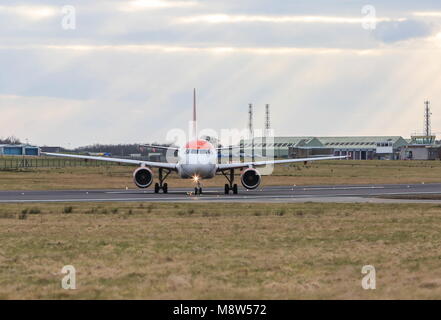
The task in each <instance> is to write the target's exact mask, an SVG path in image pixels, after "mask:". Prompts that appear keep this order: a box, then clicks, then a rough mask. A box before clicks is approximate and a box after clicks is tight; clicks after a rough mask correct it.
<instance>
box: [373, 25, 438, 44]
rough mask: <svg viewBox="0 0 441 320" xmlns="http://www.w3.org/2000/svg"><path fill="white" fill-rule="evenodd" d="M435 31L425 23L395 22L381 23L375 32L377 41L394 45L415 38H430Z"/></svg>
mask: <svg viewBox="0 0 441 320" xmlns="http://www.w3.org/2000/svg"><path fill="white" fill-rule="evenodd" d="M433 31H434V29H433V27H432V26H431V25H429V24H427V23H426V22H424V21H417V20H405V21H393V22H380V23H378V25H377V28H376V29H375V31H374V32H373V34H374V36H375V38H376V39H378V40H380V41H382V42H385V43H393V42H398V41H403V40H408V39H414V38H424V37H427V36H430V35H431V34H432V33H433Z"/></svg>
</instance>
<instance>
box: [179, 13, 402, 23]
mask: <svg viewBox="0 0 441 320" xmlns="http://www.w3.org/2000/svg"><path fill="white" fill-rule="evenodd" d="M364 20H365V18H364V17H361V16H360V17H350V16H347V17H343V16H342V17H338V16H283V15H227V14H209V15H198V16H188V17H182V18H178V19H177V22H178V23H213V24H216V23H250V22H259V23H313V24H314V23H326V24H330V23H331V24H340V23H344V24H360V25H361V23H362V22H363V21H364ZM404 20H405V18H398V19H392V18H386V17H384V18H377V19H376V21H377V22H386V21H387V22H391V21H404Z"/></svg>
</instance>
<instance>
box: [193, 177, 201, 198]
mask: <svg viewBox="0 0 441 320" xmlns="http://www.w3.org/2000/svg"><path fill="white" fill-rule="evenodd" d="M193 180H194V181H195V182H196V187H194V194H195V195H198V194H202V186H201V181H200V179H199V177H196V176H195V177H194V178H193Z"/></svg>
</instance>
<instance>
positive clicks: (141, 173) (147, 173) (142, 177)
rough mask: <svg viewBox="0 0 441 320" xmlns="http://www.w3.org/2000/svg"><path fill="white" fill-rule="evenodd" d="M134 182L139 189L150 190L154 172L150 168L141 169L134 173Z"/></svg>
mask: <svg viewBox="0 0 441 320" xmlns="http://www.w3.org/2000/svg"><path fill="white" fill-rule="evenodd" d="M133 181H134V182H135V184H136V186H137V187H138V188H148V187H149V186H150V185H151V184H152V182H153V172H152V170H150V169H149V168H146V167H140V168H138V169H136V170H135V172H133Z"/></svg>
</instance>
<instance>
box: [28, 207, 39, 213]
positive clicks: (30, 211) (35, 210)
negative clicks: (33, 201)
mask: <svg viewBox="0 0 441 320" xmlns="http://www.w3.org/2000/svg"><path fill="white" fill-rule="evenodd" d="M39 213H41V211H40V209H38V208H32V209H31V210H29V214H39Z"/></svg>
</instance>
